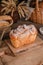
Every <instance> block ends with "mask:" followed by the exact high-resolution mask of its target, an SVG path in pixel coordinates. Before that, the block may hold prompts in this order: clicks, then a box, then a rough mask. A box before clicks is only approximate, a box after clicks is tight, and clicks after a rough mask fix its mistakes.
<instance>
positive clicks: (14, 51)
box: [5, 37, 43, 55]
mask: <svg viewBox="0 0 43 65" xmlns="http://www.w3.org/2000/svg"><path fill="white" fill-rule="evenodd" d="M5 43H6V44H7V45H8V47H9V49H10V50H11V51H12V53H13V54H14V55H16V54H18V53H20V52H24V51H26V50H30V49H32V48H34V47H36V46H40V45H41V44H42V43H43V40H41V39H40V38H39V37H37V38H36V41H35V42H34V43H32V44H30V45H25V46H23V47H21V48H14V47H13V46H12V45H11V44H10V42H9V41H8V40H5Z"/></svg>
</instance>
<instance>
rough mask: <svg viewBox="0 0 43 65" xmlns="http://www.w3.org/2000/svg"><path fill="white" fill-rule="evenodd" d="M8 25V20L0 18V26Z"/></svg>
mask: <svg viewBox="0 0 43 65" xmlns="http://www.w3.org/2000/svg"><path fill="white" fill-rule="evenodd" d="M8 25H9V22H8V21H2V20H0V28H2V27H6V26H8Z"/></svg>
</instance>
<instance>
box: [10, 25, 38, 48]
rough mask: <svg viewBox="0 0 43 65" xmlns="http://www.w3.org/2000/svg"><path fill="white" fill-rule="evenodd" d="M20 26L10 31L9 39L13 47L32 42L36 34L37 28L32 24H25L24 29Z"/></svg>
mask: <svg viewBox="0 0 43 65" xmlns="http://www.w3.org/2000/svg"><path fill="white" fill-rule="evenodd" d="M21 27H22V26H21ZM21 27H19V29H18V28H17V29H18V30H16V32H14V30H12V31H11V32H10V41H11V43H12V45H13V46H14V47H15V48H18V47H22V46H23V45H26V44H31V43H33V42H34V41H35V39H36V36H37V30H36V28H35V27H34V26H33V25H29V26H25V27H26V28H24V29H21ZM28 28H29V29H28ZM21 30H22V31H21Z"/></svg>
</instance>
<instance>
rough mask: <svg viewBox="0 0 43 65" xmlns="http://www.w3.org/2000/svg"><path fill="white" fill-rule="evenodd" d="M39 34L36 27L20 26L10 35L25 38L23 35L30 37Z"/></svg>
mask: <svg viewBox="0 0 43 65" xmlns="http://www.w3.org/2000/svg"><path fill="white" fill-rule="evenodd" d="M36 32H37V30H36V28H35V26H34V25H26V24H23V25H19V26H18V27H17V28H16V29H14V30H12V31H11V32H10V35H13V36H17V37H18V36H23V35H30V34H35V33H36Z"/></svg>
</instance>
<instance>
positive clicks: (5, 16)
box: [0, 15, 12, 20]
mask: <svg viewBox="0 0 43 65" xmlns="http://www.w3.org/2000/svg"><path fill="white" fill-rule="evenodd" d="M0 20H12V18H11V17H10V16H7V15H2V16H0Z"/></svg>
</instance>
